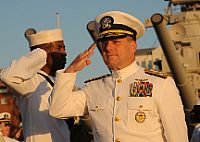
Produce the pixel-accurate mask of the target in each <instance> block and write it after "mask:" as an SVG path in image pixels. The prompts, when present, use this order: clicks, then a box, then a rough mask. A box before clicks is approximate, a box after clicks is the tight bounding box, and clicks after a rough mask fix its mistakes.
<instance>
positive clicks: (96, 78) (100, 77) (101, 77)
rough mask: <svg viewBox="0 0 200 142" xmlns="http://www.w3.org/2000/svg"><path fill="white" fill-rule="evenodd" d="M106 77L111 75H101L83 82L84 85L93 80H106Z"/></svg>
mask: <svg viewBox="0 0 200 142" xmlns="http://www.w3.org/2000/svg"><path fill="white" fill-rule="evenodd" d="M108 76H111V74H106V75H103V76H99V77H94V78H90V79H88V80H86V81H84V83H88V82H91V81H95V80H99V79H103V78H106V77H108Z"/></svg>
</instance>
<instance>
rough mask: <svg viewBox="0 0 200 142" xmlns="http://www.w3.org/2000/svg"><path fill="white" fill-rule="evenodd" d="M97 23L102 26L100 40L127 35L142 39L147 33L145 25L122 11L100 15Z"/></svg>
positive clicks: (96, 19)
mask: <svg viewBox="0 0 200 142" xmlns="http://www.w3.org/2000/svg"><path fill="white" fill-rule="evenodd" d="M95 21H96V22H97V23H99V24H100V27H99V29H98V30H99V38H98V39H99V40H100V41H101V40H104V39H108V38H120V37H125V36H127V35H129V36H132V37H133V38H134V39H138V38H140V37H141V36H142V35H143V34H144V31H145V28H144V25H143V24H142V22H141V21H140V20H138V19H137V18H136V17H134V16H132V15H129V14H127V13H124V12H121V11H109V12H105V13H102V14H100V15H98V16H97V17H96V18H95Z"/></svg>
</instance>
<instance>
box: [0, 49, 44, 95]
mask: <svg viewBox="0 0 200 142" xmlns="http://www.w3.org/2000/svg"><path fill="white" fill-rule="evenodd" d="M46 57H47V55H46V52H45V51H44V50H42V49H39V48H38V49H35V50H33V51H32V52H30V53H29V54H27V55H25V56H22V57H21V58H20V59H19V60H14V61H12V63H11V65H10V66H8V67H7V68H5V69H3V71H1V73H0V79H1V80H2V81H3V82H4V83H6V84H7V85H9V86H10V87H12V88H13V89H14V90H16V91H17V92H18V93H19V94H21V95H25V94H27V93H28V92H29V91H30V90H28V88H29V89H31V87H29V86H32V85H33V84H32V82H31V80H30V79H31V77H32V76H33V75H35V74H36V73H37V72H38V71H39V70H40V69H41V68H42V67H43V66H44V65H45V64H46ZM32 88H34V87H33V86H32Z"/></svg>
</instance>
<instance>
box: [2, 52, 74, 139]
mask: <svg viewBox="0 0 200 142" xmlns="http://www.w3.org/2000/svg"><path fill="white" fill-rule="evenodd" d="M46 57H47V55H46V52H45V51H44V50H42V49H36V50H34V51H32V52H30V53H29V54H28V55H26V56H23V57H21V58H20V59H19V60H14V61H13V62H12V63H11V65H10V66H9V67H7V68H5V69H4V70H3V71H2V72H1V75H0V77H1V80H2V81H3V82H5V83H6V84H7V85H9V86H11V87H12V88H13V89H14V90H15V91H16V92H17V93H18V95H17V101H18V105H19V108H20V112H21V114H22V123H23V128H24V137H25V141H26V142H69V141H70V140H69V129H68V126H67V124H66V123H65V122H64V120H61V119H57V118H53V117H51V116H50V115H49V114H48V113H49V99H50V94H51V92H52V89H53V88H52V86H51V85H50V84H49V83H48V82H47V81H46V80H45V78H44V77H43V76H41V75H39V74H37V72H40V73H42V74H45V73H44V72H43V71H39V70H40V69H41V68H42V67H43V66H44V65H45V64H46ZM46 75H47V74H46Z"/></svg>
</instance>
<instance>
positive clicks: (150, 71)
mask: <svg viewBox="0 0 200 142" xmlns="http://www.w3.org/2000/svg"><path fill="white" fill-rule="evenodd" d="M144 72H145V73H146V74H150V75H154V76H158V77H161V78H167V77H170V76H171V75H170V74H168V73H163V72H160V71H156V70H149V69H144Z"/></svg>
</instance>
